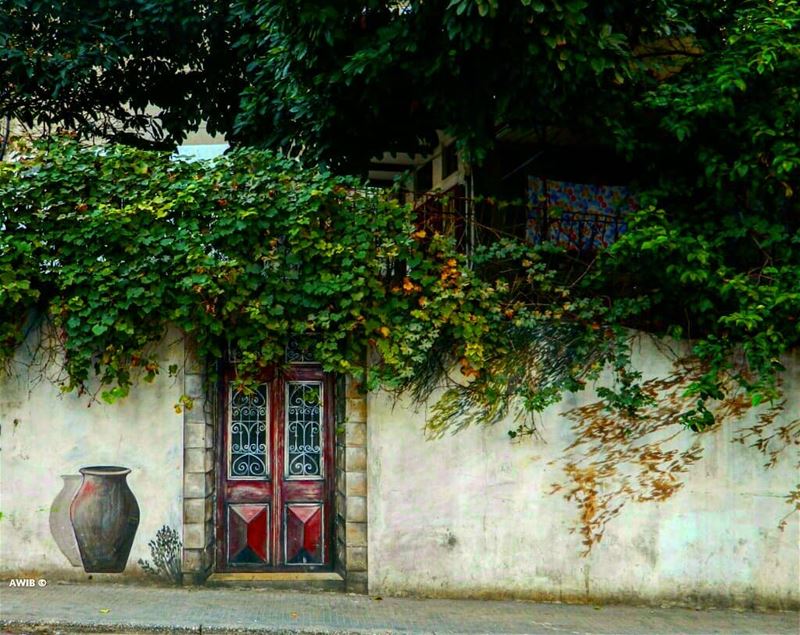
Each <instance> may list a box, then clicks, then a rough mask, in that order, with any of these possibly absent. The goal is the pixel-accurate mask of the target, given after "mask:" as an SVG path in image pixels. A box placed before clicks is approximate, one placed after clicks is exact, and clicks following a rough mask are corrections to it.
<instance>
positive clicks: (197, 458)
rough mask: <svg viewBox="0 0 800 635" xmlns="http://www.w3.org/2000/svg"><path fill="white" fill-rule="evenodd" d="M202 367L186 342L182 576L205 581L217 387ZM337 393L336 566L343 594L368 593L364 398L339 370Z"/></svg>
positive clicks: (211, 535)
mask: <svg viewBox="0 0 800 635" xmlns="http://www.w3.org/2000/svg"><path fill="white" fill-rule="evenodd" d="M206 376H207V373H206V365H205V363H204V362H203V360H200V359H198V356H197V354H196V347H195V346H194V343H193V342H191V341H190V340H189V339H188V338H187V340H186V344H185V364H184V372H183V392H184V394H185V395H187V396H188V397H190V398H191V399H192V400H193V406H192V408H191V409H184V411H183V558H182V567H183V579H184V583H187V584H203V583H204V582H205V581H206V579H207V578H208V577H209V576H210V575H211V574H212V573H214V568H215V549H216V538H215V535H216V526H217V525H216V523H217V520H218V519H217V518H216V513H215V510H216V495H217V492H216V487H217V485H216V484H217V472H216V471H217V469H218V465H219V461H218V460H217V459H218V456H217V453H218V451H219V448H218V447H217V446H218V438H219V426H220V425H221V421H222V410H221V408H222V405H223V404H221V403H220V402H221V401H222V400H221V399H220V397H219V391H217V390H213V389H212V390H207V387H206ZM332 383H334V384H335V394H334V409H335V419H334V481H335V483H334V506H333V537H332V540H333V569H334V571H335V572H336V573H338V574H339V575H340V576H341V577H342V578H343V579H344V581H345V589H346V590H347V591H348V592H355V593H366V592H367V444H366V437H367V435H366V426H367V399H366V394H365V393H364V392H363V391H362V389H361V387H360V386H359V385H358V384H357V383H356V382H355V381H354V379H353V378H352V377H351V376H349V375H348V376H343V375H342V376H338V377H336V379H335V381H334V382H332Z"/></svg>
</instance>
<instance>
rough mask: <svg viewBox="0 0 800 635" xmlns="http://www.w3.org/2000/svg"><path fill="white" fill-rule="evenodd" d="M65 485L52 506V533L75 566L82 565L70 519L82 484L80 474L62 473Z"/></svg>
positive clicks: (59, 546) (57, 543) (62, 551)
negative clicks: (73, 502)
mask: <svg viewBox="0 0 800 635" xmlns="http://www.w3.org/2000/svg"><path fill="white" fill-rule="evenodd" d="M61 478H62V479H64V485H63V487H62V488H61V491H60V492H59V493H58V495H57V496H56V497H55V500H54V501H53V504H52V505H51V506H50V533H51V534H52V536H53V540H55V541H56V545H57V546H58V548H59V549H60V550H61V553H63V554H64V555H65V556H66V558H67V560H69V562H70V564H71V565H72V566H73V567H80V566H81V564H82V563H81V553H80V551H78V543H77V541H76V540H75V531H74V530H73V529H72V522H71V521H70V519H69V506H70V503H71V502H72V499H73V498H74V496H75V492H77V491H78V488H79V487H80V486H81V475H80V474H62V475H61Z"/></svg>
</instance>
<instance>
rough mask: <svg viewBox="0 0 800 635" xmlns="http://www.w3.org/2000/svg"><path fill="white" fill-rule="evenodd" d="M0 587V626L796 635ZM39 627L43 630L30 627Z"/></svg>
mask: <svg viewBox="0 0 800 635" xmlns="http://www.w3.org/2000/svg"><path fill="white" fill-rule="evenodd" d="M5 584H7V583H4V585H3V586H2V587H0V630H2V631H5V632H9V631H10V632H14V633H25V632H29V633H30V632H36V633H48V632H50V633H55V632H61V633H68V632H76V631H94V632H101V633H111V632H128V633H142V632H147V631H183V632H194V633H203V632H206V633H208V632H218V633H219V632H251V633H252V632H266V633H307V634H308V633H320V634H322V633H324V634H325V635H331V634H334V633H336V634H359V635H362V634H375V633H439V634H444V633H498V634H499V633H532V634H533V633H535V634H542V635H559V634H563V635H584V634H589V633H591V634H610V633H618V634H631V635H634V634H635V635H649V634H659V635H661V634H672V633H698V634H699V633H703V634H705V633H735V634H737V635H739V634H742V635H746V634H753V635H768V634H769V635H771V634H783V633H787V634H788V633H791V634H792V635H796V634H797V633H798V631H799V627H800V623H799V621H798V613H792V612H784V613H780V612H773V613H752V612H738V611H727V610H726V611H722V610H720V611H693V610H689V609H651V608H632V607H622V606H609V607H603V608H595V607H592V606H574V605H564V604H534V603H528V602H493V601H477V600H474V601H471V600H415V599H401V598H384V599H382V600H379V599H378V598H374V597H367V596H359V595H345V594H336V593H300V592H292V591H274V590H270V589H264V588H249V589H239V588H236V589H209V588H183V589H173V588H156V587H133V586H123V585H109V584H50V585H48V586H46V587H44V588H9V587H7V586H5ZM36 626H39V627H43V626H44V627H47V628H35V627H36Z"/></svg>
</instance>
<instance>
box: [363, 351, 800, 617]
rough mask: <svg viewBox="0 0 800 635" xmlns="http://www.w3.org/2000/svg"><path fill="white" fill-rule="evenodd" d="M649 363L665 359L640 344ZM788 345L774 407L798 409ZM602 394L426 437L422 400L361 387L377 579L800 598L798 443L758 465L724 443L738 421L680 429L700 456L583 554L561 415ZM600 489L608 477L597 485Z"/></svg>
mask: <svg viewBox="0 0 800 635" xmlns="http://www.w3.org/2000/svg"><path fill="white" fill-rule="evenodd" d="M639 347H640V348H639V350H638V355H637V359H638V365H639V367H640V368H642V369H644V371H645V377H646V378H647V377H653V376H658V375H664V374H666V373H667V372H668V371H669V369H670V363H669V362H668V360H667V359H666V358H665V357H664V356H663V355H661V354H660V353H658V351H657V350H656V349H655V348H654V346H653V345H652V344H651V343H650V342H649V340H647V339H643V340H642V341H641V342H640V344H639ZM798 357H800V356H798V355H795V356H794V357H793V358H792V359H788V360H786V365H787V367H788V368H789V369H790V370H789V372H787V373H786V375H785V377H784V380H785V384H784V388H785V390H786V395H787V396H788V397H789V402H788V403H787V406H786V409H785V411H784V413H783V414H782V415H781V418H779V419H778V420H777V423H778V424H780V422H781V421H783V422H788V421H790V420H792V419H795V418H797V417H798V416H800V363H799V362H800V360H799V359H798ZM593 401H596V398H595V395H594V392H593V390H592V391H586V392H585V393H583V394H580V395H569V396H568V397H567V398H565V399H564V401H562V402H561V403H560V404H558V405H556V406H554V407H551V408H550V409H549V410H548V411H547V412H546V413H544V416H543V417H542V419H541V421H540V422H539V429H540V432H541V439H526V440H523V441H522V442H512V441H511V440H510V439H509V437H508V434H507V431H508V430H509V429H511V428H513V427H515V426H514V425H513V424H512V423H511V422H504V423H501V424H498V425H496V426H494V427H488V428H487V427H484V428H477V427H475V428H471V429H467V430H465V431H462V432H459V433H457V434H456V435H454V436H446V437H445V438H443V439H439V440H426V439H425V435H424V433H423V427H424V422H425V412H424V407H423V408H420V409H418V410H415V409H414V408H412V407H411V405H410V404H409V402H408V401H400V402H398V403H396V404H395V403H394V402H393V400H392V398H391V397H390V396H388V395H386V394H384V393H373V394H371V395H370V396H369V400H368V425H367V431H368V438H367V444H368V452H367V456H368V461H369V467H368V493H369V495H368V520H369V587H370V591H371V592H372V593H385V594H392V593H394V594H404V593H423V594H429V595H445V596H448V595H450V596H452V595H456V596H457V595H467V596H487V597H488V596H500V597H503V596H510V597H522V598H534V599H545V600H561V601H593V600H604V601H631V600H633V601H643V602H678V603H682V604H704V605H723V604H734V605H739V606H752V605H758V606H776V607H786V606H797V605H798V603H800V565H799V563H800V547H799V545H800V532H799V531H798V528H799V526H800V514H797V513H795V514H793V515H792V516H790V517H789V519H788V523H787V525H786V527H785V529H784V531H782V532H781V531H779V529H778V528H777V525H778V523H779V521H780V519H781V518H782V517H783V516H784V515H785V514H786V513H787V512H788V511H790V510H791V507H790V506H789V505H788V504H787V503H786V501H785V500H784V496H785V495H786V494H787V493H788V492H789V491H790V490H791V489H792V488H793V487H794V485H795V484H796V483H798V480H800V479H799V476H798V473H797V469H796V466H797V461H798V447H797V446H796V445H795V446H790V447H789V448H787V449H786V450H785V451H784V453H783V458H782V460H781V461H780V462H779V463H778V465H776V466H775V467H774V468H772V469H770V470H765V469H763V467H762V466H763V464H764V462H765V459H764V456H763V455H762V454H760V453H759V452H757V451H756V450H755V449H753V448H749V447H747V446H746V445H742V444H739V443H733V442H732V438H733V435H734V430H736V429H740V428H742V427H744V426H746V425H748V423H752V422H753V421H754V418H753V413H748V414H747V415H746V416H745V418H744V419H742V420H739V421H737V422H736V423H735V424H733V425H726V426H723V427H722V428H721V429H719V430H716V431H712V432H708V433H705V434H702V435H695V434H692V433H690V432H682V433H681V435H679V436H678V437H677V439H676V441H675V442H674V443H675V444H677V447H679V448H688V447H689V446H691V444H692V443H693V442H694V441H697V440H699V441H700V444H701V445H702V447H703V448H704V457H703V458H702V459H701V460H700V462H699V463H697V464H695V465H694V466H692V467H690V468H689V472H688V474H686V475H683V476H682V477H681V478H684V479H685V486H684V487H683V488H682V489H681V490H679V491H678V492H677V493H676V494H674V495H673V496H672V497H671V498H670V499H669V500H667V501H666V502H647V503H635V502H631V503H629V504H627V505H626V506H625V507H624V508H623V510H622V512H621V513H620V514H619V516H617V517H616V518H614V519H612V520H611V521H610V523H609V524H608V525H607V527H606V530H605V534H604V538H603V539H602V541H601V542H600V543H599V544H597V545H595V546H594V548H593V550H592V551H591V553H590V555H588V556H587V557H582V555H581V553H582V551H583V549H582V545H581V537H580V535H579V534H578V533H570V528H572V527H575V526H576V524H577V520H578V511H577V508H576V506H575V505H574V504H573V503H570V502H567V501H566V500H565V499H564V497H563V495H562V494H561V493H557V494H551V493H549V492H550V491H551V485H552V484H553V483H557V482H560V483H562V484H563V483H565V479H564V476H563V473H562V472H561V470H560V468H559V466H558V465H557V464H556V465H551V464H550V462H551V461H553V460H556V461H557V460H558V459H559V458H561V457H563V456H564V450H565V448H566V447H567V446H568V445H569V443H570V442H571V441H572V440H573V439H574V435H573V432H572V424H571V422H570V421H568V420H567V419H566V418H564V417H563V416H561V415H560V413H563V412H564V411H567V410H569V409H571V408H574V407H576V406H580V405H585V404H588V403H591V402H593ZM601 493H602V489H601Z"/></svg>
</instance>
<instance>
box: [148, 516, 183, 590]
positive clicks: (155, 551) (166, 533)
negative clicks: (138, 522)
mask: <svg viewBox="0 0 800 635" xmlns="http://www.w3.org/2000/svg"><path fill="white" fill-rule="evenodd" d="M147 545H148V547H150V557H151V558H152V559H153V561H152V563H151V562H150V561H149V560H143V559H139V566H140V567H141V568H142V571H144V572H145V573H147V574H149V575H152V576H155V577H157V578H160V579H162V580H166V581H167V582H171V583H173V584H176V585H179V584H181V582H182V580H183V577H182V575H181V556H182V547H183V544H182V543H181V539H180V534H179V533H178V532H177V531H176V530H175V529H172V528H171V527H169V526H167V525H164V526H163V527H162V528H161V529H159V530H158V531H157V532H156V537H155V538H154V539H153V540H151V541H150V542H148V543H147Z"/></svg>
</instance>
